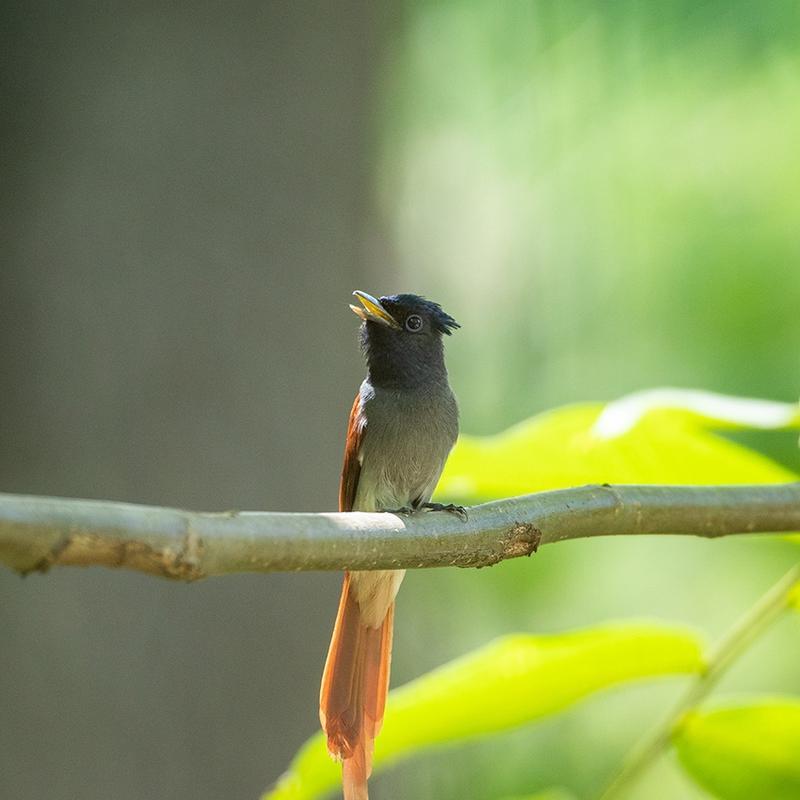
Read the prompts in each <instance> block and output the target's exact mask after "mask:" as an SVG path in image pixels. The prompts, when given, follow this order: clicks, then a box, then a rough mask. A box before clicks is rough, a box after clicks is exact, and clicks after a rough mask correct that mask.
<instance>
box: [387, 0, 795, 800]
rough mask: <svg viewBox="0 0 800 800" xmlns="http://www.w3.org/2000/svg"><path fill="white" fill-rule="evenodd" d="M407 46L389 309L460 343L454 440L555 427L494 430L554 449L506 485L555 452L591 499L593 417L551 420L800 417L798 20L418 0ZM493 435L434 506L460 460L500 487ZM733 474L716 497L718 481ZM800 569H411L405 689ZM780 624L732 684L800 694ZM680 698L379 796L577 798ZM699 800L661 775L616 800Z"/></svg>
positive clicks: (713, 7) (757, 555)
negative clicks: (719, 406)
mask: <svg viewBox="0 0 800 800" xmlns="http://www.w3.org/2000/svg"><path fill="white" fill-rule="evenodd" d="M394 32H395V36H394V39H393V40H392V42H391V44H390V47H391V52H390V54H389V57H388V59H387V61H386V64H385V69H384V74H383V79H382V81H381V84H380V91H379V95H378V100H379V125H380V127H379V130H378V148H377V151H378V154H379V157H380V161H379V170H378V176H377V180H378V188H377V191H378V199H379V203H380V206H381V214H382V218H383V220H384V225H385V227H386V230H387V232H388V235H389V240H390V242H391V247H392V251H393V255H394V261H393V264H394V265H396V273H395V275H396V285H395V286H391V287H388V288H390V289H398V290H403V289H410V290H414V291H421V292H423V293H425V294H428V295H430V296H431V297H434V298H435V299H437V300H440V301H441V302H442V303H443V305H444V306H445V308H446V309H447V310H448V311H450V312H451V313H453V314H454V315H455V316H456V318H457V319H458V320H459V321H460V322H461V323H462V325H463V328H462V330H461V331H459V332H458V334H457V335H456V336H454V337H452V340H448V342H447V347H448V364H449V367H450V371H451V376H452V383H453V385H454V387H455V389H456V391H457V394H458V396H459V401H460V405H461V409H462V419H463V429H464V430H465V431H466V432H467V433H468V434H473V435H476V434H484V435H489V436H490V437H493V436H494V435H495V434H497V433H498V432H499V431H502V430H504V429H506V428H508V427H509V426H510V425H512V424H514V423H517V422H519V420H522V419H526V418H528V417H530V415H531V414H534V413H536V412H540V411H544V410H547V409H553V408H559V409H561V410H559V411H558V412H553V413H555V414H556V415H557V418H558V419H560V422H561V423H562V425H563V426H564V430H563V432H564V439H563V440H560V441H559V439H558V438H552V439H550V440H549V441H545V440H543V439H542V438H538V437H539V426H541V425H543V423H544V422H545V421H546V420H547V419H548V417H549V415H550V413H551V412H548V414H547V415H545V416H543V417H538V418H535V419H534V421H532V422H528V423H525V425H526V426H528V427H527V428H525V429H522V428H519V429H516V430H514V429H512V430H511V431H509V432H508V433H506V434H503V436H504V437H512V438H513V437H515V436H529V437H530V441H531V443H532V444H534V445H535V449H538V448H541V449H542V451H541V452H531V453H530V454H529V455H526V456H525V458H524V460H523V462H522V463H521V464H518V465H517V466H519V467H520V470H519V476H520V480H519V481H518V483H517V484H516V488H521V486H522V477H523V476H524V477H525V478H526V479H527V478H531V479H535V480H539V481H540V480H541V470H542V469H543V468H544V467H543V465H544V464H545V462H546V460H547V459H548V458H555V460H557V461H558V462H559V463H563V462H564V461H565V460H567V459H568V458H569V457H572V458H573V460H574V462H575V465H576V466H577V467H579V468H580V470H581V476H582V477H581V478H580V480H581V481H589V480H592V481H594V480H599V481H602V480H613V479H615V478H613V477H610V476H609V474H608V472H606V474H605V475H604V474H599V473H598V471H596V465H597V462H596V461H594V459H595V458H596V457H597V451H598V448H602V446H603V445H602V444H601V443H599V442H595V443H594V446H592V447H588V448H587V449H585V450H583V451H581V448H580V446H578V445H580V443H581V436H582V435H583V434H585V432H586V430H587V429H588V427H589V426H590V425H591V418H592V415H593V414H596V413H597V412H598V410H599V406H595V405H576V406H574V407H573V408H569V406H567V405H566V404H570V403H576V404H585V403H596V402H598V401H604V400H608V399H610V398H615V397H621V396H623V395H626V394H628V393H630V392H635V391H637V390H640V389H642V388H645V387H648V386H659V385H662V386H663V385H673V386H691V387H698V388H702V389H706V390H713V391H718V392H725V393H729V394H735V395H741V396H759V397H766V398H773V399H778V400H783V401H787V402H791V401H794V400H796V399H797V397H798V395H799V394H800V379H799V378H800V363H798V357H797V354H798V353H800V313H798V298H800V238H798V236H797V220H798V219H800V192H798V191H797V186H798V185H800V148H798V147H797V145H796V143H797V141H800V6H797V5H795V4H791V3H785V2H783V1H782V0H767V2H764V3H759V4H756V5H754V4H752V3H748V2H744V0H734V2H727V1H726V2H722V0H712V2H706V3H703V4H697V3H693V2H688V0H682V1H681V2H674V3H668V4H656V3H641V2H635V1H634V0H620V1H619V2H613V3H595V2H589V0H536V1H534V2H523V0H510V2H502V3H488V2H463V1H460V0H459V1H458V2H457V1H456V0H450V1H449V2H437V3H433V2H425V1H422V0H420V1H418V2H411V3H408V4H406V5H405V7H404V16H403V21H402V24H401V25H399V26H398V27H397V28H395V30H394ZM565 406H566V407H565ZM581 415H584V416H583V419H581ZM649 424H651V423H650V422H644V423H643V427H642V428H640V430H639V431H638V434H642V433H643V431H645V430H646V428H647V426H648V425H649ZM691 424H692V425H693V424H694V423H691ZM690 427H691V425H690ZM684 431H685V428H684V427H683V426H681V425H678V426H677V429H676V436H678V437H679V438H678V439H677V440H676V441H675V442H674V444H675V445H676V446H675V447H672V445H673V442H672V441H663V440H662V441H661V442H659V447H662V446H663V447H665V448H667V449H669V450H670V452H671V453H672V455H673V460H672V462H671V463H672V464H673V466H674V465H675V464H677V463H678V462H677V461H676V460H675V459H676V458H677V459H679V458H680V456H681V453H682V452H683V455H684V463H683V464H682V465H680V466H681V468H682V469H684V470H685V471H691V469H692V467H693V465H694V463H695V459H696V458H698V457H699V456H698V454H697V453H696V452H694V451H691V452H690V451H682V450H681V447H680V443H681V440H680V436H681V435H682V434H683V433H684ZM582 432H583V433H582ZM638 434H637V435H634V434H633V432H631V433H630V436H631V437H632V438H631V439H630V440H629V443H630V445H631V447H633V446H634V445H636V446H637V447H638V446H640V445H641V443H642V442H641V440H639V439H637V436H638ZM570 436H572V438H570ZM706 436H707V437H708V438H707V440H706V441H707V443H708V444H709V445H710V446H712V447H713V448H718V449H717V452H722V451H723V450H724V449H725V448H726V447H727V445H728V443H729V442H735V443H736V444H740V445H744V446H746V447H748V448H753V449H755V450H757V451H760V452H761V453H762V454H764V455H765V456H768V457H771V458H772V459H774V460H776V461H777V462H779V463H780V465H782V466H783V467H784V468H785V470H786V474H796V473H797V472H798V469H800V456H799V455H798V451H797V436H796V434H795V433H787V432H780V431H778V432H769V431H755V430H748V431H737V430H731V429H728V430H726V431H725V432H724V433H722V434H720V433H710V432H707V433H706ZM720 436H724V438H725V439H727V440H728V442H724V441H723V440H722V439H721V438H720ZM503 442H504V440H503V437H497V438H488V439H475V438H470V437H465V438H464V440H463V442H462V445H461V446H460V449H459V450H458V451H456V453H455V454H454V460H453V463H452V464H451V466H450V467H449V469H448V473H447V476H446V480H451V483H450V485H449V486H448V485H447V483H445V484H443V487H442V488H443V489H444V490H445V491H447V492H451V493H452V494H454V495H456V494H459V493H461V494H464V493H466V492H465V491H464V486H463V484H462V486H461V488H460V489H459V487H458V484H457V483H456V484H454V483H453V482H452V479H453V478H463V477H464V476H465V475H466V474H467V472H470V474H472V475H474V473H473V472H472V470H473V466H474V462H481V461H482V460H483V459H487V461H486V463H487V464H490V465H491V466H492V468H493V469H499V463H498V461H497V460H492V458H493V453H494V449H495V448H497V447H499V446H500V445H501V443H503ZM505 443H506V444H507V443H508V442H507V441H506V442H505ZM583 444H584V446H585V445H586V439H585V438H584V439H583ZM547 448H549V449H547ZM559 448H560V449H559ZM670 448H671V449H670ZM554 452H555V454H556V455H555V456H554ZM728 452H729V453H730V457H731V458H732V459H735V458H736V455H737V453H739V452H740V451H739V450H737V449H736V448H731V449H730V450H729V451H728ZM640 453H641V456H642V461H641V463H640V467H641V468H642V473H641V475H642V476H643V477H642V478H640V479H652V480H655V479H656V477H655V476H658V475H662V476H663V475H666V474H668V470H667V468H666V465H665V464H662V463H660V460H659V457H658V455H657V451H656V450H653V451H652V452H650V451H647V450H646V449H645V450H641V448H640ZM648 455H649V456H651V457H650V458H647V459H646V464H645V456H648ZM468 462H469V463H468ZM728 466H729V462H727V461H726V464H725V466H723V465H720V466H719V472H718V477H719V478H720V479H723V476H724V479H725V480H733V478H732V477H731V474H732V473H731V471H730V470H729V469H728V468H727V467H728ZM769 469H775V470H780V466H779V465H778V464H777V463H775V464H771V465H770V466H769ZM615 474H617V473H615ZM672 474H675V473H674V472H673V473H672ZM509 477H510V476H509V475H508V474H506V475H504V478H509ZM630 479H632V480H635V479H636V478H635V477H634V476H633V475H631V478H630ZM765 479H766V478H765ZM559 480H561V481H563V480H564V478H563V477H562V478H561V479H559ZM709 480H712V478H711V477H709ZM533 488H536V487H533V486H529V487H526V488H525V489H524V490H525V491H530V490H532V489H533ZM480 491H481V492H483V493H485V495H486V496H489V495H490V494H491V493H493V492H495V491H498V487H497V485H486V486H484V487H483V488H481V490H480ZM796 557H797V550H796V545H792V544H790V543H788V542H786V541H785V540H778V539H775V540H764V539H760V540H758V541H755V540H748V539H747V538H739V537H736V538H735V540H733V539H731V540H729V541H719V542H698V541H694V540H689V539H682V540H676V539H670V538H669V537H664V538H659V539H658V540H657V541H656V540H654V539H648V538H647V537H642V538H641V539H639V540H637V541H625V542H621V541H612V540H608V539H606V540H602V541H601V540H597V541H591V542H588V541H585V542H580V543H570V544H565V545H563V546H561V545H560V546H559V547H558V548H545V549H544V550H543V551H542V552H541V553H539V554H538V556H537V557H536V558H535V559H533V560H531V561H527V560H525V561H524V562H520V563H507V564H503V565H502V566H499V567H497V568H495V569H492V570H482V571H480V572H479V573H477V574H476V573H474V572H463V571H448V572H446V573H441V572H440V571H435V572H426V571H415V572H414V573H413V574H410V575H409V576H408V578H407V579H406V582H405V585H404V589H403V592H402V593H401V595H400V600H399V605H398V616H397V621H396V647H395V653H396V657H395V671H394V675H395V676H396V678H397V679H398V680H399V681H400V682H403V681H404V680H407V679H409V678H411V677H414V676H416V675H419V674H421V673H423V672H425V671H426V670H428V669H430V668H432V667H434V666H435V665H437V664H441V663H444V662H446V661H448V660H449V659H451V658H452V657H453V656H454V655H455V654H457V653H463V652H466V651H468V650H470V649H472V648H475V647H477V646H479V645H480V644H482V643H483V642H485V641H487V640H489V639H490V638H492V637H494V636H496V635H498V634H501V633H505V632H517V631H531V632H541V631H559V630H563V629H565V628H570V627H579V626H585V625H589V624H594V623H597V622H600V621H602V620H605V619H609V618H620V617H625V616H629V615H631V614H635V615H647V616H648V617H650V616H655V617H662V618H666V619H671V620H683V621H685V622H690V623H693V624H696V625H698V626H700V627H702V628H703V629H705V630H707V631H708V632H709V633H711V634H712V635H714V634H717V633H719V632H720V631H721V630H722V629H723V628H724V627H726V626H727V625H729V624H730V611H731V609H734V608H745V607H746V606H747V605H748V603H749V602H751V601H752V600H753V599H754V598H755V597H756V596H758V595H759V594H760V593H761V592H762V591H763V589H764V587H765V586H767V585H769V584H770V583H771V582H773V581H774V580H775V579H777V577H778V576H779V575H780V574H782V573H783V572H784V571H785V570H786V569H787V568H788V566H789V565H790V564H791V563H793V561H794V560H795V559H796ZM782 624H784V625H785V626H788V628H789V633H788V635H787V634H786V631H783V630H777V631H775V632H774V633H772V634H769V635H768V636H767V637H765V639H764V640H763V641H761V642H760V643H759V644H758V645H757V646H756V647H755V648H754V650H753V651H752V653H750V654H748V656H747V657H745V658H744V659H743V660H742V662H741V663H740V664H738V665H737V666H736V668H735V669H734V670H732V672H731V674H730V675H729V676H728V677H727V678H726V679H725V681H723V685H722V687H721V691H723V692H724V691H727V690H731V689H733V690H745V691H772V692H775V693H789V694H798V693H800V675H798V673H797V670H796V668H793V666H792V665H793V664H796V663H798V662H800V636H798V635H797V630H798V629H797V625H798V623H797V620H796V619H795V620H794V621H787V622H785V623H782ZM792 633H793V634H794V635H792ZM668 701H669V698H668V697H666V696H664V695H663V694H661V695H659V692H658V691H655V692H649V693H648V694H647V695H646V696H644V695H643V696H640V697H638V698H637V700H636V701H635V702H631V701H630V700H629V699H625V698H621V697H616V696H614V695H613V694H609V695H604V696H603V697H601V698H598V699H597V700H595V701H594V702H593V703H591V704H582V705H580V706H577V707H575V708H574V709H572V710H571V711H570V712H568V713H567V714H564V715H561V716H560V717H559V718H558V719H557V720H553V721H550V722H547V723H543V724H542V725H539V726H535V727H534V728H527V729H524V730H522V731H519V732H516V733H514V734H506V735H505V736H503V737H498V738H497V740H494V739H492V740H487V741H485V742H482V743H480V745H478V744H476V745H473V746H469V747H467V748H465V750H464V752H463V754H462V753H460V752H459V753H458V754H453V753H449V754H448V755H447V757H440V756H437V755H436V754H433V755H430V756H428V757H426V759H421V760H419V761H415V763H414V768H413V769H408V768H405V767H402V766H400V767H398V768H396V769H395V771H394V772H393V773H390V774H389V775H387V776H385V777H379V778H378V780H377V781H376V785H375V791H376V795H377V796H378V797H380V796H390V797H437V798H461V797H466V796H469V797H472V798H494V797H500V796H513V795H526V794H530V793H531V792H534V791H536V790H538V789H543V788H545V787H549V786H554V785H564V786H566V787H567V788H568V789H570V790H571V791H574V792H575V793H576V794H577V795H578V796H588V795H591V794H592V793H593V792H596V789H597V787H598V786H601V785H603V783H604V782H605V781H606V780H607V778H608V777H609V773H610V771H611V770H613V768H614V765H616V764H618V763H619V760H620V758H621V757H622V754H623V753H624V752H625V751H626V750H627V749H628V748H629V746H630V745H631V743H632V742H633V741H634V740H635V739H636V738H637V737H638V735H639V734H640V733H641V731H643V730H645V729H647V727H648V726H649V724H650V722H651V720H652V719H653V718H655V717H657V716H659V715H660V714H662V713H663V711H664V708H665V704H668ZM545 752H546V754H547V755H546V757H541V758H537V757H536V755H535V754H537V753H545ZM382 792H385V794H381V793H382ZM700 796H701V795H700V794H699V793H698V791H697V790H696V789H695V788H694V786H693V785H692V784H691V783H689V782H687V781H685V780H684V779H683V778H682V777H681V776H680V774H679V772H678V771H677V770H674V769H670V768H669V764H665V765H663V766H662V768H660V770H658V771H656V772H655V773H654V774H653V775H652V776H649V777H648V778H647V779H646V780H645V781H644V782H643V783H642V785H641V786H639V787H637V788H636V789H635V790H634V791H633V792H632V793H631V798H632V800H635V798H637V797H638V798H646V799H647V800H674V798H675V797H681V798H689V800H691V799H692V798H696V797H700Z"/></svg>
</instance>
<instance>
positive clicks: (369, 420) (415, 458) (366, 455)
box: [355, 381, 458, 511]
mask: <svg viewBox="0 0 800 800" xmlns="http://www.w3.org/2000/svg"><path fill="white" fill-rule="evenodd" d="M361 411H362V414H363V415H364V417H365V420H366V427H365V430H364V438H363V443H362V446H361V451H360V453H359V458H360V461H361V474H360V477H359V481H358V490H357V493H356V503H355V507H356V508H357V509H359V510H363V511H368V510H381V509H395V508H403V507H407V506H410V505H412V504H416V503H424V502H427V501H428V500H430V497H431V495H432V494H433V490H434V489H435V488H436V483H437V482H438V480H439V476H440V474H441V472H442V468H443V467H444V464H445V461H446V460H447V456H448V454H449V452H450V449H451V448H452V446H453V444H454V443H455V440H456V437H457V436H458V406H457V405H456V401H455V398H454V397H453V393H452V391H451V390H450V387H449V386H448V385H447V382H446V381H444V382H441V383H436V384H433V385H430V386H425V387H421V388H416V389H413V390H389V389H382V388H380V387H373V386H372V385H371V384H370V383H369V381H364V383H363V384H362V386H361Z"/></svg>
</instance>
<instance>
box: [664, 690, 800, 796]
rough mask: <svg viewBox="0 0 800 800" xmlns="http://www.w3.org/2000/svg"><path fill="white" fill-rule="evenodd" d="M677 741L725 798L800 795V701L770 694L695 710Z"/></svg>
mask: <svg viewBox="0 0 800 800" xmlns="http://www.w3.org/2000/svg"><path fill="white" fill-rule="evenodd" d="M675 745H676V747H677V750H678V758H679V759H680V761H681V764H682V765H683V767H684V768H685V769H686V771H687V772H688V773H689V775H691V776H692V778H694V779H695V780H696V781H697V782H698V783H699V784H700V786H702V787H703V788H704V789H706V790H707V791H708V792H710V793H711V794H712V795H714V797H718V798H721V799H722V800H754V798H758V799H759V800H797V798H798V797H800V699H798V698H794V697H785V698H765V699H761V700H758V701H753V702H750V703H748V704H745V705H735V706H725V707H722V708H717V709H715V710H712V711H696V712H693V713H691V714H690V715H689V716H688V717H687V718H686V720H685V723H684V724H683V725H682V727H681V728H680V730H679V732H678V734H677V736H676V738H675Z"/></svg>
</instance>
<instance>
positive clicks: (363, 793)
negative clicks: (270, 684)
mask: <svg viewBox="0 0 800 800" xmlns="http://www.w3.org/2000/svg"><path fill="white" fill-rule="evenodd" d="M393 619H394V603H391V604H390V605H389V607H388V609H387V611H386V615H385V617H384V620H383V622H382V624H381V625H380V626H379V627H377V628H376V627H372V626H369V625H367V624H365V622H364V616H363V614H362V612H361V609H360V607H359V605H358V602H357V600H356V598H355V596H354V593H353V591H352V587H351V577H350V574H349V573H345V578H344V585H343V586H342V596H341V599H340V601H339V611H338V614H337V615H336V624H335V625H334V629H333V637H332V638H331V644H330V649H329V650H328V659H327V661H326V663H325V671H324V673H323V676H322V688H321V689H320V709H319V711H320V721H321V722H322V727H323V730H324V731H325V734H326V736H327V738H328V750H329V751H330V753H331V755H332V756H334V757H335V758H337V759H340V760H342V761H343V781H342V782H343V786H344V797H345V800H367V778H368V777H369V774H370V772H371V771H372V749H373V743H374V740H375V737H376V736H377V735H378V732H379V731H380V728H381V724H382V722H383V712H384V707H385V705H386V692H387V690H388V687H389V669H390V664H391V654H392V625H393Z"/></svg>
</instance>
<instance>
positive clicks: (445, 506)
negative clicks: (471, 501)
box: [422, 503, 469, 522]
mask: <svg viewBox="0 0 800 800" xmlns="http://www.w3.org/2000/svg"><path fill="white" fill-rule="evenodd" d="M422 508H427V509H428V511H447V512H448V513H450V514H455V515H456V516H457V517H458V518H459V519H460V520H461V521H462V522H466V521H467V520H468V519H469V514H467V509H466V508H464V506H457V505H456V504H455V503H423V504H422Z"/></svg>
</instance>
